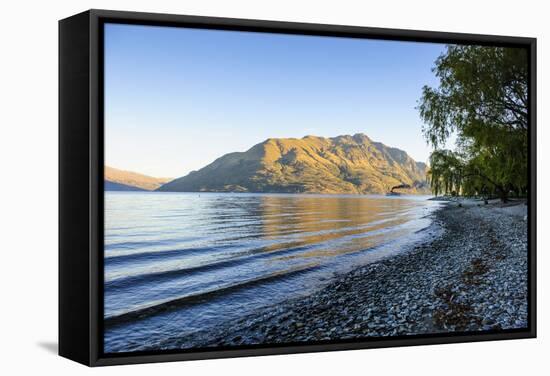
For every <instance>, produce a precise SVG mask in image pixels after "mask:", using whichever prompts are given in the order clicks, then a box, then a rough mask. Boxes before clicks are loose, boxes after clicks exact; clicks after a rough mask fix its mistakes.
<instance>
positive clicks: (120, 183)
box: [105, 166, 171, 191]
mask: <svg viewBox="0 0 550 376" xmlns="http://www.w3.org/2000/svg"><path fill="white" fill-rule="evenodd" d="M170 180H171V179H167V178H154V177H151V176H147V175H142V174H138V173H137V172H131V171H124V170H119V169H116V168H113V167H108V166H105V190H106V191H154V190H155V189H157V188H158V187H160V186H161V185H162V184H164V183H166V182H168V181H170Z"/></svg>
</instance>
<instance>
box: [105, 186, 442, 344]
mask: <svg viewBox="0 0 550 376" xmlns="http://www.w3.org/2000/svg"><path fill="white" fill-rule="evenodd" d="M427 198H428V197H426V196H401V197H385V196H352V195H349V196H348V195H298V194H288V195H286V194H243V193H235V194H233V193H200V194H199V193H156V192H106V193H105V251H104V260H105V262H104V266H105V275H104V277H105V289H104V290H105V300H104V303H105V304H104V306H105V311H104V317H105V320H106V321H105V322H106V327H105V337H104V338H105V342H104V350H105V352H107V353H109V352H119V351H134V350H139V349H142V348H145V347H150V346H160V344H162V343H165V342H166V341H169V339H170V338H171V337H181V336H185V334H186V333H190V332H193V331H196V330H199V329H205V328H209V327H212V326H215V325H218V324H220V323H223V322H224V321H225V320H232V319H235V318H237V317H240V316H242V315H245V314H248V313H251V312H253V311H254V310H256V309H258V308H260V307H262V306H265V305H268V304H273V303H277V302H280V301H282V300H284V299H288V298H293V297H296V296H299V295H300V294H308V293H311V292H312V291H313V290H315V289H318V288H320V287H322V286H324V285H325V284H326V283H328V282H330V280H331V278H333V277H334V276H335V274H336V273H343V272H346V271H349V270H351V269H352V268H354V267H357V266H359V265H363V264H366V263H369V262H373V261H376V260H378V259H380V258H382V257H386V256H389V255H392V254H395V253H397V252H400V251H402V249H403V245H405V244H410V243H412V242H414V241H417V240H420V238H421V237H422V236H425V235H423V234H424V233H425V232H424V231H422V230H423V229H425V228H427V227H428V226H429V224H430V219H429V218H428V217H427V216H428V215H429V214H430V213H431V211H432V210H434V209H435V208H436V207H438V205H439V203H437V202H434V201H428V200H427Z"/></svg>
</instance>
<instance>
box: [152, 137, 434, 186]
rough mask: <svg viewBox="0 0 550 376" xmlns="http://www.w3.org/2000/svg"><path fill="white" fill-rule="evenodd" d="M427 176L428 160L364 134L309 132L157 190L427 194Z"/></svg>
mask: <svg viewBox="0 0 550 376" xmlns="http://www.w3.org/2000/svg"><path fill="white" fill-rule="evenodd" d="M425 179H426V165H425V164H424V163H420V162H415V161H414V160H413V159H412V158H411V157H409V156H408V155H407V153H406V152H404V151H403V150H399V149H396V148H391V147H388V146H385V145H384V144H381V143H379V142H373V141H371V140H370V139H369V138H368V137H367V136H365V135H364V134H356V135H354V136H348V135H346V136H338V137H334V138H324V137H316V136H306V137H304V138H302V139H295V138H280V139H277V138H272V139H268V140H266V141H264V142H262V143H260V144H257V145H255V146H253V147H252V148H250V149H249V150H248V151H246V152H237V153H230V154H226V155H224V156H222V157H220V158H218V159H216V160H215V161H214V162H212V163H211V164H209V165H207V166H205V167H204V168H202V169H200V170H198V171H193V172H191V173H189V174H188V175H187V176H184V177H181V178H179V179H175V180H172V181H171V182H168V183H166V184H164V185H162V186H161V187H160V188H158V190H159V191H179V192H228V191H240V192H281V193H283V192H284V193H385V192H388V191H389V190H390V189H391V188H392V187H394V186H397V185H403V184H406V185H409V186H411V188H410V189H408V190H405V191H406V192H408V193H427V192H428V189H427V186H426V184H425Z"/></svg>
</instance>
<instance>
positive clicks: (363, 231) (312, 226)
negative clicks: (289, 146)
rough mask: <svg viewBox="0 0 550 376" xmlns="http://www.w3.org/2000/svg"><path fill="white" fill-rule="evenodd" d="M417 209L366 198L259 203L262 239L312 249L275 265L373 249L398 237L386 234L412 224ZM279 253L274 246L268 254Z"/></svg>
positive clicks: (268, 199)
mask: <svg viewBox="0 0 550 376" xmlns="http://www.w3.org/2000/svg"><path fill="white" fill-rule="evenodd" d="M413 206H415V203H414V202H407V201H405V200H388V199H384V198H372V197H369V198H365V197H361V196H357V197H353V196H347V197H342V196H324V197H319V196H309V197H308V196H306V195H296V196H284V195H281V196H275V195H270V196H264V197H262V200H261V203H260V213H261V218H262V228H263V238H264V239H273V240H275V239H278V240H282V239H289V240H290V239H291V241H292V243H291V244H292V247H303V246H310V247H312V249H310V250H306V251H305V252H296V253H292V254H290V255H281V256H280V257H277V258H275V259H271V260H270V262H275V261H277V260H285V259H293V258H312V257H332V256H335V255H341V254H345V253H350V252H357V251H360V250H364V249H368V248H370V247H372V246H375V245H377V244H380V243H381V242H382V241H386V240H388V238H395V237H396V236H399V232H398V231H397V232H395V233H392V234H388V233H386V232H385V231H384V230H385V229H387V228H389V227H394V226H397V225H400V224H402V223H405V222H407V221H408V220H409V219H410V218H409V216H408V215H407V211H408V210H409V209H410V208H412V207H413ZM377 231H378V232H377ZM288 245H289V244H288V243H286V246H287V247H288ZM317 246H318V247H317ZM285 248H286V247H285ZM279 249H281V245H280V244H278V243H275V244H273V245H270V246H267V247H265V250H264V251H265V252H271V251H276V250H279Z"/></svg>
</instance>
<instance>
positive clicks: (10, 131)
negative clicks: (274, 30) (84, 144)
mask: <svg viewBox="0 0 550 376" xmlns="http://www.w3.org/2000/svg"><path fill="white" fill-rule="evenodd" d="M545 3H546V2H545V1H542V0H538V1H531V0H523V1H517V0H516V1H509V0H500V1H479V0H475V1H472V0H461V1H453V2H444V1H441V0H430V1H423V0H412V1H411V0H386V1H371V2H369V1H365V0H363V1H351V0H350V1H348V0H338V1H321V0H317V1H299V0H288V1H287V0H267V1H252V0H251V1H247V0H233V1H223V0H219V1H216V0H187V1H181V0H180V1H164V0H155V1H144V0H131V1H130V0H129V1H125V0H111V1H105V0H95V1H83V0H82V1H80V0H72V1H67V0H63V1H55V2H49V1H36V2H32V1H10V2H4V3H3V5H2V20H1V22H0V28H1V32H0V38H1V45H0V46H1V57H0V66H1V69H0V74H1V75H2V79H1V80H0V95H1V96H2V100H1V103H2V105H1V107H0V114H1V116H0V119H1V120H0V127H1V133H0V163H1V164H0V167H1V170H0V174H1V175H0V176H1V179H2V180H1V184H0V190H1V192H0V221H1V223H2V226H1V233H0V234H1V238H0V239H1V242H0V255H1V258H0V279H1V281H0V302H1V303H0V304H1V306H0V325H1V330H0V354H1V355H0V357H1V358H0V359H1V360H0V373H1V374H3V375H15V374H26V373H27V372H29V374H31V373H30V372H35V373H42V372H45V373H47V374H58V375H80V374H91V373H94V374H102V375H114V374H117V375H126V374H132V375H141V374H144V375H150V374H157V375H172V374H174V375H175V374H179V375H183V374H186V375H191V374H201V375H217V374H224V375H237V374H238V375H280V374H288V375H290V374H303V375H306V374H319V375H329V374H338V375H344V374H351V375H353V374H360V373H361V374H364V373H370V374H372V375H377V374H385V375H388V374H389V375H392V374H401V375H417V374H418V375H431V374H446V375H465V374H470V373H471V374H486V375H491V374H498V375H520V374H529V373H531V374H541V373H542V370H543V369H544V368H546V371H548V369H550V367H549V363H550V362H549V361H548V357H549V355H548V354H550V345H549V340H548V336H549V335H550V333H549V330H550V329H549V324H548V321H547V317H548V315H549V307H548V299H547V298H548V293H549V288H550V278H549V276H550V261H549V260H550V258H549V257H548V255H547V251H548V250H549V249H550V242H549V236H548V229H549V228H550V223H549V214H548V212H545V209H549V208H550V207H549V203H548V201H549V199H548V196H545V195H544V193H545V191H546V189H545V188H544V187H547V186H549V185H550V181H549V174H548V173H547V171H548V165H549V164H550V156H549V154H550V151H549V150H550V149H546V150H545V149H544V147H545V146H547V145H550V137H549V133H550V132H549V130H548V129H549V128H547V126H546V125H547V124H546V123H547V120H548V116H547V114H548V112H546V110H547V108H548V107H547V106H548V104H549V97H548V90H549V88H550V83H549V73H548V71H547V70H546V68H548V67H549V66H550V65H549V64H550V60H549V53H550V52H549V51H550V26H548V25H549V23H548V15H549V14H550V12H549V10H548V9H544V8H545ZM88 8H106V9H117V10H134V11H147V12H166V13H178V14H191V15H205V16H222V17H239V18H257V19H269V20H284V21H299V22H318V23H331V24H349V25H360V26H377V27H389V28H409V29H423V30H435V31H451V32H469V33H482V34H503V35H518V36H529V37H537V38H538V111H539V112H538V135H539V139H538V145H539V146H538V149H539V150H538V163H539V172H538V173H539V175H538V183H539V184H538V186H539V199H538V200H539V201H538V209H539V218H538V231H539V240H538V272H539V273H538V274H539V275H538V299H539V306H538V317H539V338H538V339H535V340H516V341H500V342H492V343H491V342H489V343H475V344H455V345H439V346H424V347H409V348H393V349H383V350H361V351H347V352H332V353H319V354H306V355H289V356H269V357H256V358H247V359H229V360H210V361H200V362H186V363H181V362H180V363H165V364H153V365H139V366H117V367H109V368H102V369H88V368H86V367H84V366H81V365H78V364H76V363H73V362H71V361H69V360H66V359H63V358H60V357H58V356H56V355H55V351H56V349H55V348H56V342H57V20H58V19H61V18H65V17H67V16H70V15H72V14H75V13H78V12H81V11H83V10H86V9H88ZM545 166H546V167H545ZM545 170H546V172H545Z"/></svg>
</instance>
